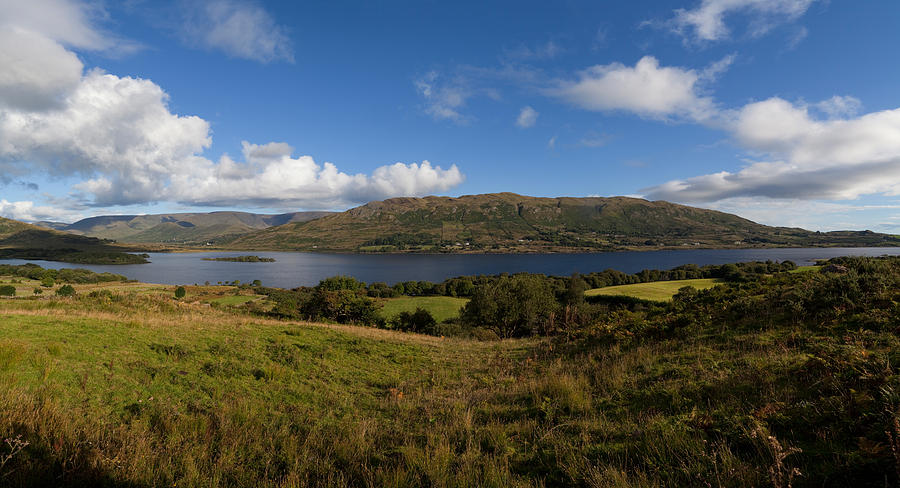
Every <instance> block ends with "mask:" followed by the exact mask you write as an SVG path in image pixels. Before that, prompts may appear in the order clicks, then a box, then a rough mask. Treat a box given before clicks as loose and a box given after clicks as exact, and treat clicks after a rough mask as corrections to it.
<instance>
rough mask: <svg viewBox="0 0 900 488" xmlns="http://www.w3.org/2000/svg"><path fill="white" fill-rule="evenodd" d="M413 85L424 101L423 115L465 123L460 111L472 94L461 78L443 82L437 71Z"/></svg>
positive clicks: (430, 72)
mask: <svg viewBox="0 0 900 488" xmlns="http://www.w3.org/2000/svg"><path fill="white" fill-rule="evenodd" d="M414 84H415V86H416V91H418V92H419V95H420V96H422V98H424V99H425V113H427V114H429V115H431V116H432V117H433V118H434V119H435V120H451V121H454V122H457V123H462V122H465V120H466V118H465V117H464V116H463V115H462V113H460V109H461V108H462V107H463V106H464V105H465V104H466V100H467V99H468V98H469V97H471V96H472V94H473V93H472V90H470V89H469V87H468V86H467V84H466V83H465V81H464V80H463V79H462V78H460V77H456V78H454V79H452V80H449V81H445V80H443V79H441V75H440V73H438V72H437V71H429V72H428V73H426V74H425V76H422V77H421V78H419V79H417V80H415V82H414Z"/></svg>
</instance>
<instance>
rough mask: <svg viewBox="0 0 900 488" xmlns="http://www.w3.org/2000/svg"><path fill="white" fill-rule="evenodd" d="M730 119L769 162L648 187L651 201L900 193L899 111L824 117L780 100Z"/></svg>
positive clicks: (745, 140) (734, 130) (738, 136)
mask: <svg viewBox="0 0 900 488" xmlns="http://www.w3.org/2000/svg"><path fill="white" fill-rule="evenodd" d="M834 100H835V99H831V101H830V102H829V103H828V104H826V105H829V106H830V105H834V104H835V103H834ZM837 105H840V106H844V105H846V100H844V101H842V102H840V103H838V104H837ZM844 113H846V110H844ZM730 117H731V118H730V120H729V129H730V130H731V132H732V135H733V137H734V139H735V140H736V141H737V142H739V143H740V144H741V145H743V146H744V147H746V148H747V149H749V150H751V151H753V152H754V153H756V154H760V155H763V156H764V157H765V158H766V159H765V160H754V161H750V162H749V164H748V165H747V166H746V167H744V168H743V169H741V170H740V171H737V172H727V171H722V172H719V173H715V174H708V175H702V176H696V177H692V178H687V179H684V180H674V181H670V182H667V183H664V184H662V185H658V186H655V187H651V188H646V189H644V190H643V191H644V192H646V194H647V196H648V197H649V198H653V199H664V200H674V201H681V202H709V201H716V200H722V199H726V198H734V197H746V196H763V197H770V198H801V199H834V200H845V199H853V198H857V197H859V196H861V195H868V194H877V193H880V194H887V195H900V109H894V110H885V111H880V112H873V113H869V114H865V115H862V116H859V117H843V118H825V119H822V118H817V117H815V116H814V115H812V114H811V113H810V107H809V106H808V105H802V104H793V103H791V102H788V101H786V100H784V99H781V98H777V97H775V98H770V99H768V100H764V101H761V102H755V103H751V104H748V105H746V106H745V107H743V108H741V109H740V110H737V111H735V112H734V113H732V114H731V115H730Z"/></svg>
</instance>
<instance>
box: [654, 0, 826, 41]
mask: <svg viewBox="0 0 900 488" xmlns="http://www.w3.org/2000/svg"><path fill="white" fill-rule="evenodd" d="M815 1H816V0H702V1H701V2H700V5H699V6H697V7H696V8H694V9H691V10H686V9H677V10H675V16H674V17H673V18H672V19H671V21H670V23H671V25H672V26H673V27H674V29H675V30H676V32H678V33H680V34H681V35H683V36H684V37H685V38H686V39H690V40H693V41H700V42H704V41H720V40H723V39H726V38H728V36H729V35H730V30H729V28H728V26H727V25H726V23H725V18H726V17H728V16H730V15H732V14H737V13H744V14H747V15H748V16H749V18H750V31H749V33H750V34H751V35H752V36H756V37H758V36H761V35H763V34H765V33H766V32H768V31H769V30H771V29H772V27H774V26H776V25H778V24H780V23H783V22H789V21H793V20H796V19H797V18H799V17H801V16H802V15H803V14H805V13H806V11H807V10H808V9H809V7H810V5H812V4H813V2H815Z"/></svg>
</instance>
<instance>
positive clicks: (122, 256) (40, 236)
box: [0, 217, 147, 264]
mask: <svg viewBox="0 0 900 488" xmlns="http://www.w3.org/2000/svg"><path fill="white" fill-rule="evenodd" d="M140 251H141V249H137V248H131V247H124V246H120V245H117V244H115V243H114V242H113V241H110V240H105V239H98V238H96V237H86V236H80V235H74V234H69V233H65V232H59V231H55V230H50V229H44V228H40V227H37V226H34V225H30V224H26V223H24V222H19V221H16V220H10V219H5V218H2V217H0V259H4V258H18V259H45V260H48V261H65V262H69V263H82V264H89V263H90V264H137V263H145V262H147V261H146V260H145V259H144V258H143V257H141V256H137V255H134V254H128V252H140Z"/></svg>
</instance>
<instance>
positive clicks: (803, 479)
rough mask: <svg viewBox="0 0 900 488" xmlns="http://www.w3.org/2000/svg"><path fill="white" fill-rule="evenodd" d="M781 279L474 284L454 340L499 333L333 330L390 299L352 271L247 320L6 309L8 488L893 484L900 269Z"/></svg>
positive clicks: (887, 262) (750, 270)
mask: <svg viewBox="0 0 900 488" xmlns="http://www.w3.org/2000/svg"><path fill="white" fill-rule="evenodd" d="M763 267H765V270H763ZM791 267H792V266H791V265H790V264H786V265H785V264H780V263H754V264H747V265H742V266H735V267H734V268H732V267H727V268H719V269H718V270H717V271H715V273H717V274H721V273H722V272H723V271H724V272H727V274H728V275H729V277H726V276H708V277H714V278H716V279H718V280H720V282H719V283H718V284H717V285H716V286H714V287H712V288H709V289H705V290H697V289H694V288H691V287H686V288H684V289H682V290H680V291H679V292H678V293H676V294H675V295H674V297H672V299H671V300H667V301H643V300H634V299H632V300H626V299H622V298H619V297H604V298H603V300H604V301H601V302H593V301H592V299H590V298H585V297H584V293H583V291H584V289H587V288H588V287H594V286H593V285H592V284H590V283H588V281H589V279H588V278H587V277H584V276H576V277H566V278H548V277H541V276H540V275H510V276H497V277H474V278H471V285H472V287H473V289H472V290H471V293H469V294H468V295H467V298H468V299H469V302H468V303H467V305H466V306H465V308H464V309H463V312H462V314H461V318H460V319H459V320H460V323H459V325H460V326H461V327H462V326H464V327H471V328H473V329H478V330H483V331H490V332H491V333H492V334H488V335H490V336H491V337H493V338H494V339H496V337H497V336H504V337H514V338H513V339H506V340H500V341H498V340H472V339H465V338H457V337H450V336H447V335H445V336H444V337H443V338H441V337H436V336H429V335H422V334H413V333H404V332H398V331H396V330H384V329H379V328H376V327H372V325H378V322H377V318H376V319H375V320H374V321H372V322H365V321H359V320H357V321H356V322H357V324H358V325H335V324H334V323H333V322H336V321H338V320H345V321H348V322H353V321H354V319H352V318H351V317H352V316H353V314H356V313H360V310H362V309H366V308H367V307H369V305H368V304H375V303H377V302H376V300H378V299H376V298H375V297H371V296H369V294H370V292H371V291H372V290H373V288H372V286H371V285H369V286H363V285H362V284H360V283H358V282H355V281H354V280H351V279H348V278H333V279H330V280H325V281H323V283H321V284H320V285H319V286H318V287H314V288H311V289H301V290H281V291H275V290H271V291H270V292H269V293H267V294H263V295H267V297H266V298H261V299H260V300H256V301H253V302H251V303H250V304H248V305H246V306H245V307H247V308H244V309H239V310H232V309H228V310H226V309H218V308H215V307H213V308H210V307H204V306H202V304H196V303H192V302H191V301H190V299H191V296H192V294H193V293H196V290H195V288H196V287H191V286H188V287H186V288H187V298H183V299H175V298H174V297H173V295H172V290H171V288H172V287H170V289H168V290H167V291H166V293H165V294H156V295H154V294H141V293H128V292H119V291H115V290H113V291H110V292H107V293H100V292H97V293H94V294H89V293H78V294H76V295H75V296H72V297H68V298H58V297H52V298H46V297H41V298H27V299H25V298H18V299H15V300H0V317H2V318H3V320H0V382H2V385H3V388H2V389H0V391H2V393H0V437H2V438H7V439H10V442H9V443H7V444H6V445H5V446H4V448H5V449H6V450H5V451H3V454H4V455H6V456H9V457H8V458H7V461H6V462H4V463H3V464H2V466H0V476H2V477H3V478H2V479H3V483H4V484H8V485H10V486H48V485H54V486H56V485H68V486H71V485H82V486H98V485H106V486H163V485H165V486H518V487H531V486H622V487H626V486H635V487H637V486H641V487H646V486H704V487H705V486H716V487H718V486H724V487H738V486H775V487H787V486H794V487H806V486H810V487H812V486H816V487H818V486H860V487H865V486H873V487H874V486H879V487H882V486H896V485H897V484H898V482H900V478H898V469H900V457H898V455H897V453H898V452H900V394H898V392H900V375H898V371H897V367H896V365H897V364H898V362H900V338H898V334H900V323H898V320H897V318H898V317H900V258H883V259H875V258H841V259H835V260H831V261H830V262H829V263H827V265H824V266H820V267H818V268H816V269H814V270H808V271H805V272H801V273H791V272H788V269H789V268H791ZM735 269H736V270H737V272H735ZM754 269H756V270H757V271H758V272H754ZM0 271H2V270H0ZM709 272H710V273H713V271H712V270H710V271H709ZM667 273H668V272H660V273H659V275H658V276H659V277H663V276H665V275H666V274H667ZM588 276H590V275H588ZM626 276H635V275H626ZM645 276H647V277H652V276H655V274H654V273H653V272H648V273H647V274H645ZM665 277H667V278H669V277H670V276H665ZM701 277H704V276H698V278H701ZM632 279H635V278H628V280H632ZM582 282H584V283H583V284H582ZM443 285H444V286H445V292H446V287H447V285H448V283H443ZM78 286H84V285H75V287H76V288H78ZM405 287H406V285H404V290H405V289H406V288H405ZM376 288H377V287H376ZM235 290H236V291H238V290H240V289H239V288H235ZM257 290H264V289H262V288H259V287H257ZM257 290H254V291H257ZM278 293H281V294H283V296H281V297H275V295H276V294H278ZM307 296H311V297H315V298H317V299H319V301H321V302H323V303H322V304H321V305H315V304H313V300H306V299H305V298H304V297H307ZM508 297H514V298H516V300H515V302H518V303H519V305H514V304H513V303H512V301H506V299H507V298H508ZM379 299H380V298H379ZM266 301H267V302H269V304H270V305H271V308H270V309H269V310H264V309H255V308H254V306H255V304H257V303H259V302H266ZM500 304H503V305H502V306H500ZM375 308H376V309H377V306H375ZM240 310H243V311H240ZM331 313H336V315H333V316H332V315H328V314H331ZM406 313H407V314H408V315H409V317H408V320H410V321H413V322H414V321H417V320H422V321H425V319H426V317H425V316H424V315H425V314H419V313H418V311H414V312H406ZM262 314H267V315H268V317H264V316H262ZM414 315H421V316H422V317H418V318H416V317H413V316H414ZM276 317H283V318H276ZM295 317H296V318H295ZM300 317H322V318H326V319H328V321H330V322H332V323H331V324H330V325H329V324H316V323H308V322H303V321H300V320H297V318H300ZM468 321H472V322H468ZM440 325H441V324H433V325H431V327H436V326H440ZM485 338H487V337H485ZM0 459H3V458H2V457H0Z"/></svg>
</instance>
